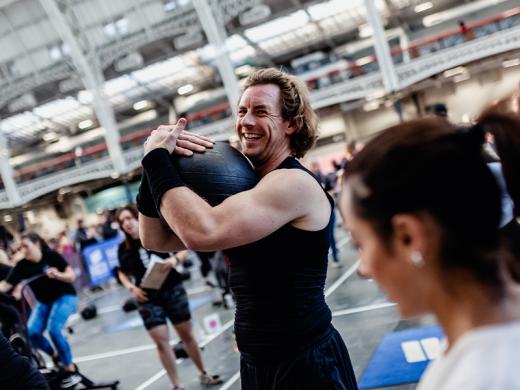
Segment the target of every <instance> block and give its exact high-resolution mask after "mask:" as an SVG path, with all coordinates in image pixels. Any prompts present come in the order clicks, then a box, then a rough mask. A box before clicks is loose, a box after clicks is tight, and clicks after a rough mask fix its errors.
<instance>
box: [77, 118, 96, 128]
mask: <svg viewBox="0 0 520 390" xmlns="http://www.w3.org/2000/svg"><path fill="white" fill-rule="evenodd" d="M93 124H94V122H93V121H92V120H91V119H86V120H84V121H81V122H79V123H78V127H79V128H80V129H81V130H86V129H88V128H90V127H92V125H93Z"/></svg>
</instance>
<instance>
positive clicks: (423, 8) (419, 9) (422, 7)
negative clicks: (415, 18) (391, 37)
mask: <svg viewBox="0 0 520 390" xmlns="http://www.w3.org/2000/svg"><path fill="white" fill-rule="evenodd" d="M432 7H433V4H432V2H431V1H427V2H425V3H421V4H418V5H416V6H415V7H414V9H413V10H414V11H415V12H416V13H419V12H423V11H426V10H428V9H430V8H432Z"/></svg>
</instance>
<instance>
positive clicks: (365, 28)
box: [358, 23, 374, 38]
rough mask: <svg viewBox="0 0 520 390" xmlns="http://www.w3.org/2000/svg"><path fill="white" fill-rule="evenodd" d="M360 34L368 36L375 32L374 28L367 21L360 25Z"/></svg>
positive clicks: (364, 36)
mask: <svg viewBox="0 0 520 390" xmlns="http://www.w3.org/2000/svg"><path fill="white" fill-rule="evenodd" d="M358 34H359V37H360V38H368V37H371V36H372V35H373V34H374V30H373V29H372V26H370V25H369V24H368V23H365V24H362V25H360V26H359V27H358Z"/></svg>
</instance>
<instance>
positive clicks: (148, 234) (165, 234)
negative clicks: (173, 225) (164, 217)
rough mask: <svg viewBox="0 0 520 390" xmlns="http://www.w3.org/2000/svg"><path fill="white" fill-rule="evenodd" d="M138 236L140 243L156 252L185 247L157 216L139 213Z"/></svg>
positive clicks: (171, 250) (177, 249)
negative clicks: (152, 216) (151, 216)
mask: <svg viewBox="0 0 520 390" xmlns="http://www.w3.org/2000/svg"><path fill="white" fill-rule="evenodd" d="M139 237H140V239H141V244H142V245H143V246H144V247H145V248H147V249H151V250H154V251H157V252H173V251H179V250H183V249H186V246H185V245H184V243H183V242H182V241H181V240H180V239H179V237H177V236H176V235H175V233H174V232H173V231H171V230H170V229H168V228H166V227H165V226H164V225H163V222H161V221H160V220H159V219H158V218H149V217H147V216H146V215H143V214H139Z"/></svg>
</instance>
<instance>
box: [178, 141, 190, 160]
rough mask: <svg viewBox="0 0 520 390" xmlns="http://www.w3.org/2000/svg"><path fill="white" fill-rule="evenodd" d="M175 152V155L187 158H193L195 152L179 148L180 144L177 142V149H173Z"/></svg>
mask: <svg viewBox="0 0 520 390" xmlns="http://www.w3.org/2000/svg"><path fill="white" fill-rule="evenodd" d="M173 152H174V153H175V154H179V155H181V156H187V157H190V156H193V152H192V151H191V150H189V149H185V148H183V147H181V146H179V143H178V142H177V146H176V147H175V149H173Z"/></svg>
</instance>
